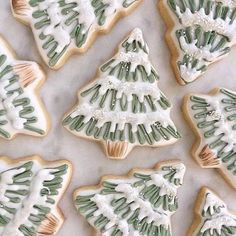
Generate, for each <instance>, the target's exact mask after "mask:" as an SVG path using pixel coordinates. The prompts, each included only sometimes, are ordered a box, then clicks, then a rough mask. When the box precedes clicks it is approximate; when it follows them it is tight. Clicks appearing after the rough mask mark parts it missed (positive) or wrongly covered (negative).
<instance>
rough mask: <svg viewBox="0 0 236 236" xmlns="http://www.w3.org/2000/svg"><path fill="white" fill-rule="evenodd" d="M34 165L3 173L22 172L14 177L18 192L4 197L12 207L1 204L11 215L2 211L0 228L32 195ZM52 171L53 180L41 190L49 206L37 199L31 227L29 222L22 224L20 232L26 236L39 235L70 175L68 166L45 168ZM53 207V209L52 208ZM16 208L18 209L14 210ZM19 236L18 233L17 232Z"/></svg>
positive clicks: (44, 183) (12, 192)
mask: <svg viewBox="0 0 236 236" xmlns="http://www.w3.org/2000/svg"><path fill="white" fill-rule="evenodd" d="M34 165H35V163H34V162H33V161H28V162H25V163H24V164H22V165H19V166H17V167H14V168H11V169H8V170H5V171H3V172H2V173H6V172H9V173H10V172H11V171H14V170H18V171H19V170H22V171H21V172H20V173H17V174H16V175H14V176H13V179H12V180H13V183H12V185H13V186H16V187H17V190H8V189H7V190H6V192H5V194H4V196H5V197H7V198H8V199H9V202H10V203H11V206H8V203H7V202H6V203H3V202H1V208H2V209H4V210H5V211H6V213H9V214H10V216H9V214H6V215H5V214H3V213H2V212H3V211H1V214H0V227H5V226H6V225H7V224H8V223H9V222H10V221H11V220H13V218H14V215H15V214H16V213H17V211H20V210H21V209H20V208H21V207H22V202H23V200H24V199H26V198H27V197H28V195H29V194H30V186H31V183H32V180H33V178H35V173H34V169H33V168H34ZM45 169H48V170H50V175H52V176H53V178H52V179H51V180H46V181H44V182H43V188H42V189H41V193H40V194H41V196H45V197H46V198H45V203H43V204H47V205H45V206H44V205H42V202H40V205H39V204H38V203H37V199H35V204H34V206H33V208H34V212H32V213H30V214H29V216H28V218H27V220H26V221H29V222H31V223H32V224H31V226H29V224H28V223H27V222H25V223H24V224H21V225H20V227H19V228H18V230H19V231H20V232H21V233H22V234H23V235H24V236H36V235H38V232H37V229H38V227H40V225H41V224H42V222H43V221H44V220H45V219H46V218H47V216H48V215H49V214H50V213H51V207H53V205H54V204H55V200H54V197H55V196H57V195H59V194H60V193H59V191H60V189H61V188H62V184H63V178H64V176H65V175H67V173H68V165H67V164H64V165H59V166H56V167H49V168H45ZM2 173H0V181H1V174H2ZM50 205H51V207H50ZM14 207H16V208H14ZM15 233H16V234H17V232H15Z"/></svg>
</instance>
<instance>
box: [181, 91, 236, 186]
mask: <svg viewBox="0 0 236 236" xmlns="http://www.w3.org/2000/svg"><path fill="white" fill-rule="evenodd" d="M184 112H185V114H186V117H187V119H188V121H189V122H190V124H191V125H192V127H193V129H194V131H195V132H196V134H197V136H198V140H197V142H196V143H195V145H194V147H193V150H192V152H193V156H194V157H195V159H196V160H197V162H198V163H199V164H200V165H201V167H203V168H216V169H219V170H220V172H221V173H222V175H223V176H224V177H225V178H226V180H227V181H229V182H230V183H231V185H232V186H233V187H234V188H235V189H236V155H235V154H236V113H235V112H236V93H235V92H233V91H230V90H227V89H224V88H218V89H215V90H213V91H212V92H211V93H210V94H209V95H201V94H190V95H188V96H186V97H185V100H184Z"/></svg>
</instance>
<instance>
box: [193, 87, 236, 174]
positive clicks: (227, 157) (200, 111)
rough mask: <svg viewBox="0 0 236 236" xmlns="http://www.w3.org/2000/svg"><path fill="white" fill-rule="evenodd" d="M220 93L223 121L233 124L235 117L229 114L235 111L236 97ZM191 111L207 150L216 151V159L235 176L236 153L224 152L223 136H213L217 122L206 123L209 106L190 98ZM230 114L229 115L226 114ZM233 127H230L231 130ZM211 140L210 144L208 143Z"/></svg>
mask: <svg viewBox="0 0 236 236" xmlns="http://www.w3.org/2000/svg"><path fill="white" fill-rule="evenodd" d="M220 93H221V94H223V95H224V97H223V98H222V99H221V100H220V105H221V106H222V107H223V108H224V111H225V114H224V115H225V119H226V120H228V121H230V122H234V121H235V117H236V116H235V115H234V114H232V113H231V111H236V95H235V94H234V93H233V92H231V91H228V90H225V89H220ZM190 101H191V109H192V110H193V111H194V114H193V117H194V119H195V120H196V122H197V127H198V128H199V129H200V130H202V132H203V134H204V137H205V139H206V143H207V144H208V146H209V148H211V149H214V150H216V151H217V157H218V158H220V159H221V161H222V162H223V163H224V165H225V166H226V168H227V169H228V170H229V171H230V172H231V173H232V174H233V175H236V153H235V152H234V150H230V151H228V152H225V151H224V150H225V148H226V146H227V143H226V142H225V141H223V140H222V138H223V137H224V135H225V134H223V133H222V134H219V135H217V136H216V135H215V131H217V127H216V126H215V123H216V122H217V121H206V118H207V116H208V115H210V114H209V112H210V109H209V108H210V105H209V104H208V103H207V101H206V99H204V98H201V97H198V96H191V97H190ZM227 112H230V114H227ZM233 128H234V125H232V129H233ZM209 139H211V142H210V141H209Z"/></svg>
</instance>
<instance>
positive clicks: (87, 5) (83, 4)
mask: <svg viewBox="0 0 236 236" xmlns="http://www.w3.org/2000/svg"><path fill="white" fill-rule="evenodd" d="M70 2H71V0H66V3H70ZM77 4H78V6H77V7H75V8H73V11H77V12H78V13H79V16H78V21H79V23H80V24H83V29H82V32H83V34H84V33H86V32H87V30H89V28H90V27H92V26H94V27H95V26H96V25H97V19H96V15H95V13H94V9H93V7H92V5H91V1H90V0H78V1H77Z"/></svg>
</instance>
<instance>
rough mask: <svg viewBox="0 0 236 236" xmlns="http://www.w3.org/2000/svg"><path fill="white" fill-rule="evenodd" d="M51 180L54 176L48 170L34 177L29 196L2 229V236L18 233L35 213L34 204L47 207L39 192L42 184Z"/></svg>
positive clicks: (41, 171) (43, 197) (44, 197)
mask: <svg viewBox="0 0 236 236" xmlns="http://www.w3.org/2000/svg"><path fill="white" fill-rule="evenodd" d="M53 178H54V176H53V175H51V174H50V170H48V169H43V170H40V171H39V172H38V173H37V174H36V175H35V176H34V178H33V180H32V183H31V186H30V190H29V195H28V196H27V198H25V199H24V200H23V202H22V206H21V208H20V209H18V210H17V212H16V214H15V215H14V216H13V218H12V220H11V221H10V222H9V223H8V224H7V226H6V227H5V228H4V230H3V232H2V235H8V236H15V235H16V232H18V231H19V230H18V229H19V227H20V226H21V225H22V224H24V223H25V222H27V221H28V217H29V215H30V214H32V212H35V209H34V205H35V204H36V203H37V204H39V205H41V204H43V205H47V204H46V198H47V196H41V194H40V191H41V190H42V188H43V182H44V181H50V180H52V179H53ZM22 235H23V234H22Z"/></svg>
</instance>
